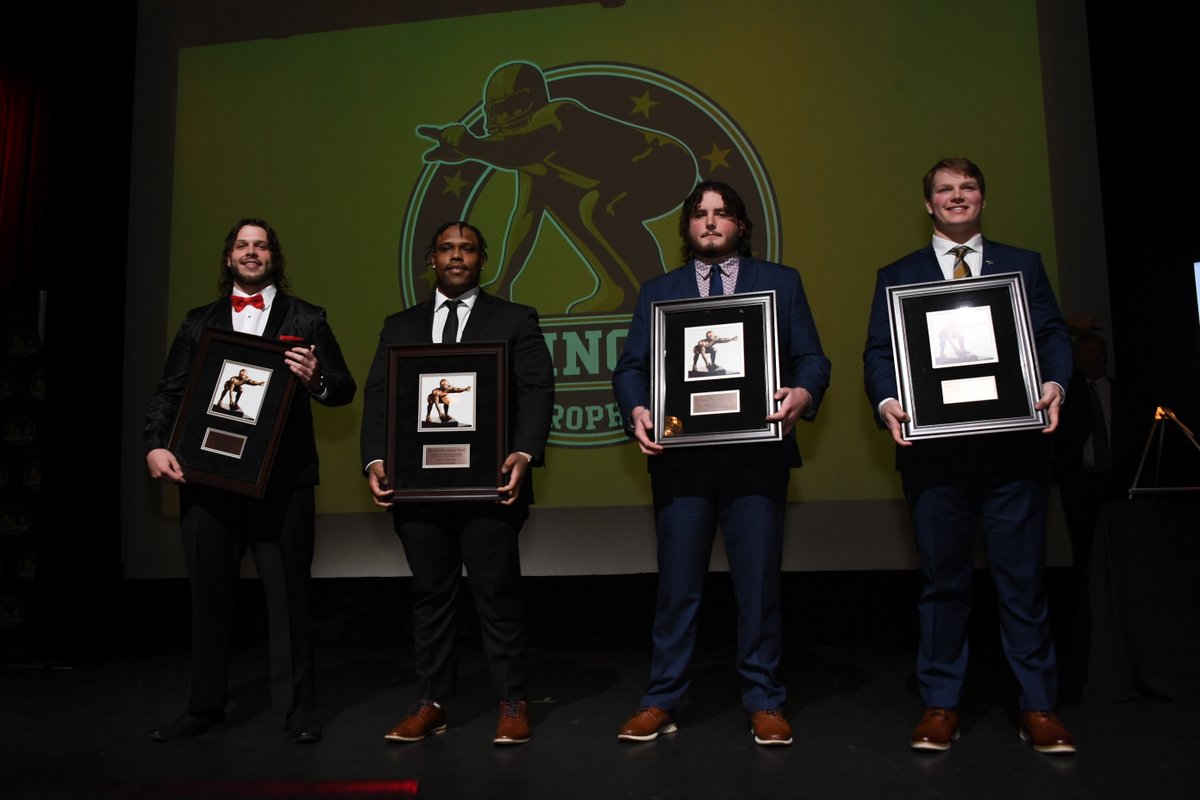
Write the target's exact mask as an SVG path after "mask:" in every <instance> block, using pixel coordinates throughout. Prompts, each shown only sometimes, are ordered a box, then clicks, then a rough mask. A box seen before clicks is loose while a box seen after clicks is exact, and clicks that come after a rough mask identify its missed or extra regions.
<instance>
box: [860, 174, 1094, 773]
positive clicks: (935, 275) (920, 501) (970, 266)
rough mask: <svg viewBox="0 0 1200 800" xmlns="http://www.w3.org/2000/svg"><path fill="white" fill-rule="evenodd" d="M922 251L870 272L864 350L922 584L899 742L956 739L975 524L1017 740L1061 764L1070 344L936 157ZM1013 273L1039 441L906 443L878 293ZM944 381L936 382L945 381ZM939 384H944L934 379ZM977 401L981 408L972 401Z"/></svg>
mask: <svg viewBox="0 0 1200 800" xmlns="http://www.w3.org/2000/svg"><path fill="white" fill-rule="evenodd" d="M923 185H924V190H925V209H926V211H928V213H929V216H930V219H932V221H933V241H932V243H931V244H930V245H929V246H926V247H924V248H922V249H920V250H918V251H916V252H915V253H912V254H910V255H907V256H905V257H904V258H902V259H900V260H899V261H897V262H895V263H894V264H891V265H889V266H886V267H884V268H883V269H881V270H879V275H878V279H877V281H876V284H875V299H874V304H873V305H872V307H871V320H870V325H869V328H868V330H867V343H866V348H865V351H864V352H863V366H864V371H865V376H866V389H867V395H868V396H869V397H870V399H871V404H872V406H873V407H874V408H875V410H876V413H877V414H878V422H879V424H880V427H882V428H886V429H887V430H888V431H890V432H891V434H892V438H893V439H894V440H895V442H896V445H897V450H896V469H898V470H899V471H900V474H901V479H902V483H903V486H904V496H905V498H906V499H907V501H908V506H909V510H910V511H911V513H912V523H913V533H914V535H915V538H916V545H917V554H918V558H919V570H920V574H921V579H922V582H923V586H922V588H921V594H920V597H919V599H918V602H917V610H918V616H919V621H920V630H921V641H920V646H919V648H918V651H917V683H918V685H919V687H920V691H921V697H922V699H923V700H924V702H925V706H926V708H925V712H924V715H923V716H922V718H921V721H920V723H919V724H918V725H917V728H916V729H915V730H914V731H913V732H912V735H911V737H910V740H909V743H910V746H911V747H912V748H913V749H914V750H946V749H948V748H949V747H950V745H951V744H952V743H953V742H954V741H955V740H956V739H957V738H958V732H959V731H958V705H959V700H960V698H961V696H962V690H963V682H964V678H965V675H966V670H967V620H968V615H969V613H970V605H971V578H972V575H973V571H974V559H975V531H976V527H977V526H978V525H980V524H981V526H982V528H983V538H984V543H985V545H986V547H987V552H988V560H989V563H990V565H991V568H992V576H993V578H994V580H995V583H996V593H997V595H998V599H999V602H1000V622H1001V625H1000V627H1001V639H1002V642H1003V645H1004V651H1005V653H1006V655H1007V656H1008V662H1009V665H1010V666H1011V667H1012V670H1013V674H1014V675H1015V676H1016V678H1017V683H1018V684H1019V685H1020V687H1021V696H1020V698H1019V705H1020V709H1021V712H1022V713H1021V721H1020V734H1021V738H1022V739H1025V740H1027V741H1029V742H1031V743H1032V745H1033V747H1034V749H1036V750H1038V751H1039V752H1045V753H1072V752H1074V751H1075V743H1074V740H1073V739H1072V737H1071V733H1070V731H1068V730H1067V728H1066V726H1065V725H1064V724H1063V723H1062V721H1061V720H1060V719H1059V718H1058V716H1057V715H1056V713H1055V711H1056V709H1057V707H1058V677H1057V665H1056V659H1055V653H1054V643H1053V641H1052V640H1051V637H1050V625H1049V620H1048V613H1047V607H1046V592H1045V589H1044V587H1043V585H1042V571H1043V567H1044V565H1045V559H1046V500H1047V496H1048V493H1049V488H1050V470H1051V465H1052V461H1053V451H1054V448H1053V439H1052V437H1050V436H1049V435H1047V434H1050V433H1053V432H1054V430H1055V428H1056V427H1057V425H1058V416H1059V405H1060V404H1061V403H1062V399H1063V387H1065V386H1066V385H1067V382H1068V379H1069V378H1070V376H1071V343H1070V339H1069V338H1068V336H1067V326H1066V323H1065V322H1063V319H1062V315H1061V314H1060V313H1059V310H1058V302H1057V301H1056V300H1055V298H1054V290H1053V289H1052V288H1051V286H1050V280H1049V278H1048V277H1047V276H1046V270H1045V268H1044V267H1043V266H1042V260H1041V257H1040V256H1039V255H1038V254H1037V253H1034V252H1032V251H1030V250H1022V249H1020V248H1016V247H1010V246H1008V245H1003V244H999V243H997V242H993V241H991V240H988V239H984V238H983V234H982V215H983V208H984V181H983V172H982V171H981V170H980V169H979V167H978V166H976V165H975V164H973V163H971V162H970V161H969V160H967V159H965V158H949V159H942V160H941V161H939V162H938V163H937V164H935V165H934V166H933V168H932V169H930V170H929V172H928V173H926V175H925V178H924V182H923ZM1008 272H1019V273H1021V276H1022V280H1023V282H1024V286H1025V291H1026V293H1027V295H1028V301H1029V315H1030V321H1031V324H1032V334H1033V338H1034V342H1035V346H1036V348H1037V356H1038V363H1039V366H1040V367H1041V373H1042V380H1043V381H1045V383H1043V384H1042V387H1041V388H1042V394H1041V397H1040V398H1039V399H1038V401H1037V404H1036V405H1037V408H1039V409H1044V410H1045V411H1046V412H1047V415H1048V417H1049V424H1048V425H1047V427H1046V428H1045V429H1044V430H1043V431H1041V432H1038V431H1020V432H1010V433H991V434H978V435H973V436H955V437H948V438H942V439H930V440H926V441H921V442H917V443H915V444H914V443H912V442H909V441H906V440H905V439H904V437H903V435H902V425H903V423H905V422H908V421H909V416H908V413H907V412H906V411H905V409H904V408H902V407H901V405H900V402H899V401H898V399H897V398H898V397H899V393H898V389H897V386H896V373H895V356H894V353H893V352H892V337H891V327H890V325H889V322H888V301H887V288H888V287H889V286H899V285H906V284H911V283H924V282H930V281H940V280H954V279H959V278H966V277H971V276H979V275H981V274H982V275H997V274H1000V273H1008ZM953 371H954V370H945V372H948V373H949V372H953ZM945 377H946V378H947V379H949V378H951V377H953V376H951V375H946V376H945ZM980 402H981V403H982V402H986V401H980Z"/></svg>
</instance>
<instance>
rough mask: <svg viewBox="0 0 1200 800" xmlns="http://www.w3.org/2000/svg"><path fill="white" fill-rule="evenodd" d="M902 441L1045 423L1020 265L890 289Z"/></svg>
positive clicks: (889, 298) (998, 430)
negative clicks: (994, 272)
mask: <svg viewBox="0 0 1200 800" xmlns="http://www.w3.org/2000/svg"><path fill="white" fill-rule="evenodd" d="M887 299H888V316H889V319H890V323H891V332H892V350H893V353H894V354H895V362H896V385H897V386H898V387H899V392H900V397H899V398H898V399H899V401H900V404H901V405H902V406H903V407H904V410H905V411H906V412H907V413H908V415H909V421H908V422H906V423H904V424H903V426H902V431H901V435H902V436H903V438H904V439H905V440H908V441H912V440H919V439H933V438H939V437H946V436H968V435H974V434H980V433H1000V432H1004V431H1018V430H1036V429H1041V428H1045V427H1046V425H1047V416H1046V412H1045V411H1044V410H1040V409H1038V408H1036V407H1035V406H1036V403H1037V401H1038V398H1039V397H1040V396H1041V387H1042V383H1041V378H1040V372H1039V369H1038V360H1037V348H1036V347H1035V344H1034V340H1033V326H1032V324H1031V322H1030V318H1029V305H1028V302H1027V300H1026V295H1025V284H1024V280H1023V279H1022V277H1021V274H1020V273H1019V272H1012V273H1004V274H1001V275H987V276H982V277H978V278H964V279H961V280H954V281H934V282H931V283H916V284H907V285H903V286H891V287H888V289H887Z"/></svg>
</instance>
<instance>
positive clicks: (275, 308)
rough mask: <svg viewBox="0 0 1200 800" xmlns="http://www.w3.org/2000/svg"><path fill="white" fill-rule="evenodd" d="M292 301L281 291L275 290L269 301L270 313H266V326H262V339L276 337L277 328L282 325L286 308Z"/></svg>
mask: <svg viewBox="0 0 1200 800" xmlns="http://www.w3.org/2000/svg"><path fill="white" fill-rule="evenodd" d="M291 303H292V301H291V300H290V299H289V298H288V296H287V295H286V294H284V293H283V292H281V291H279V290H276V291H275V299H274V300H273V301H271V313H270V314H268V315H267V327H265V328H263V333H262V335H263V338H264V339H278V338H279V329H280V328H282V327H283V320H284V318H285V317H286V316H287V313H288V308H289V307H290V306H291Z"/></svg>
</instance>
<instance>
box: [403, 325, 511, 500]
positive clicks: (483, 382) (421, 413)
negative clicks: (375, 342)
mask: <svg viewBox="0 0 1200 800" xmlns="http://www.w3.org/2000/svg"><path fill="white" fill-rule="evenodd" d="M507 350H508V345H507V343H506V342H461V343H459V344H417V345H392V346H391V347H389V348H388V389H387V398H388V399H387V402H388V406H387V455H386V458H385V460H384V463H385V464H386V466H387V480H388V486H391V487H392V499H393V500H397V501H431V500H494V499H496V497H497V496H498V495H497V493H496V487H497V486H501V485H503V484H504V483H506V482H507V481H506V480H505V479H504V478H503V477H502V476H501V474H500V467H501V466H503V464H504V459H505V457H506V456H507V455H508V446H507V439H508V431H507V422H508V410H507V408H506V404H507V401H508V389H507V380H508V353H507Z"/></svg>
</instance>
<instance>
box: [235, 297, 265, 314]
mask: <svg viewBox="0 0 1200 800" xmlns="http://www.w3.org/2000/svg"><path fill="white" fill-rule="evenodd" d="M229 304H230V305H232V306H233V313H235V314H240V313H241V312H242V309H244V308H245V307H246V306H254V307H255V308H257V309H259V310H260V311H261V310H262V309H264V308H266V306H265V305H264V304H263V299H262V295H261V294H256V295H253V296H252V297H239V296H238V295H235V294H234V295H230V296H229Z"/></svg>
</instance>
